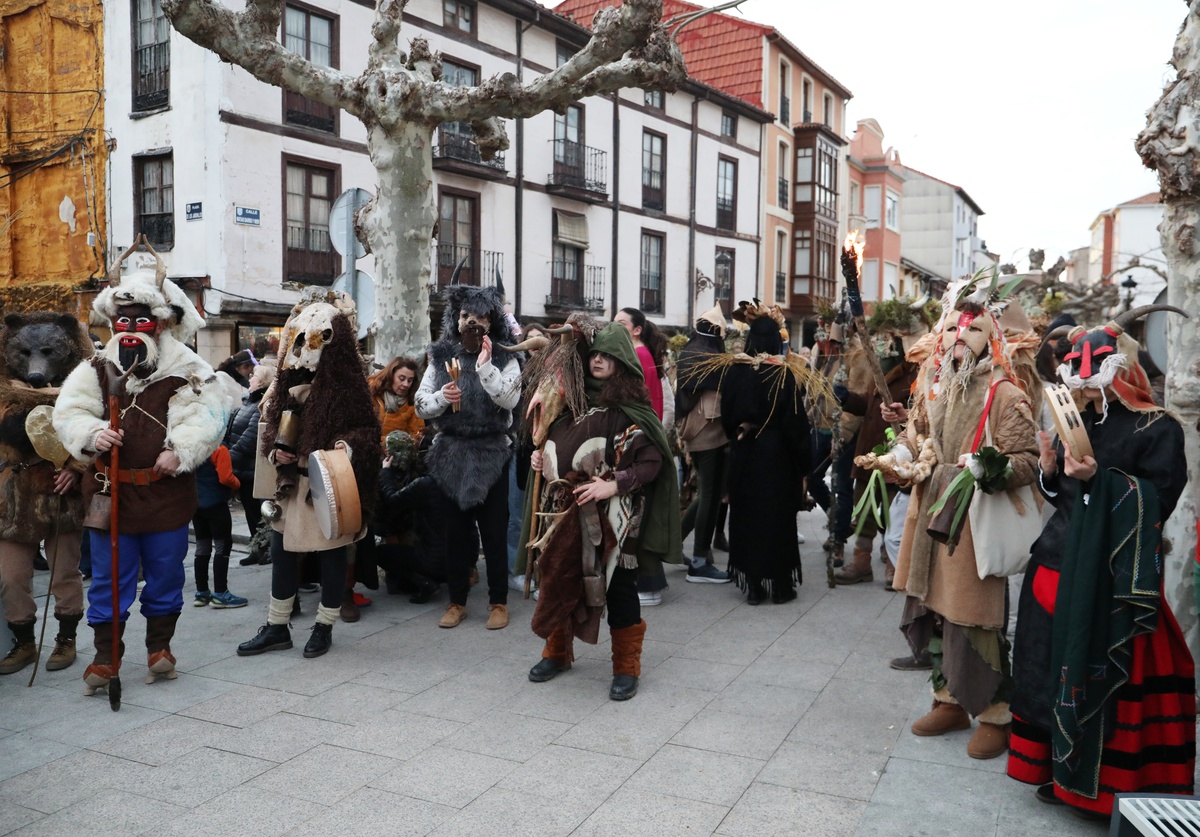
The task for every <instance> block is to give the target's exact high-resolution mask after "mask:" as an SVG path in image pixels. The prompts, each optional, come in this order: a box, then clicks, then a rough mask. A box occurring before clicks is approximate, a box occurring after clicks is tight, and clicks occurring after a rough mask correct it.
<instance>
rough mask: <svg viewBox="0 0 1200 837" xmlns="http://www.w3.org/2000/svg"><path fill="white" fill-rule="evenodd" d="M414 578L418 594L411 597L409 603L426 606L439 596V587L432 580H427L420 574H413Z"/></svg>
mask: <svg viewBox="0 0 1200 837" xmlns="http://www.w3.org/2000/svg"><path fill="white" fill-rule="evenodd" d="M412 578H413V581H414V582H415V583H416V585H417V592H415V593H413V594H412V595H411V596H409V598H408V600H409V602H411V603H412V604H425V603H426V602H428V601H429V600H430V599H432V598H433V597H434V596H436V595H437V591H438V586H439V585H438V583H437V582H436V581H434V580H433V579H432V578H426V577H425V576H423V575H419V574H418V573H413V574H412Z"/></svg>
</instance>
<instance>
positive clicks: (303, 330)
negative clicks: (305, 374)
mask: <svg viewBox="0 0 1200 837" xmlns="http://www.w3.org/2000/svg"><path fill="white" fill-rule="evenodd" d="M340 313H341V312H340V311H338V309H337V308H335V307H334V306H333V305H330V304H329V303H328V302H314V303H312V304H311V305H309V306H307V307H306V308H305V309H304V310H302V311H301V312H300V313H298V314H296V315H294V316H293V317H292V318H291V319H290V320H288V322H287V325H285V326H284V329H283V340H282V341H281V348H282V351H281V355H282V358H281V361H282V367H283V368H284V369H307V370H308V371H310V372H316V371H317V364H318V363H320V362H321V351H322V349H324V348H325V345H326V344H327V343H328V342H329V341H330V340H332V339H333V320H334V318H335V317H337V316H339V315H340Z"/></svg>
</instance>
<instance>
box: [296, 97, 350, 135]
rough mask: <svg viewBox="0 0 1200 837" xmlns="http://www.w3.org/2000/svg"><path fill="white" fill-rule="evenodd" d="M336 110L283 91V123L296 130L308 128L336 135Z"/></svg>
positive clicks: (330, 106) (322, 103) (331, 106)
mask: <svg viewBox="0 0 1200 837" xmlns="http://www.w3.org/2000/svg"><path fill="white" fill-rule="evenodd" d="M337 113H338V109H337V108H335V107H334V106H333V105H327V104H325V103H324V102H317V101H314V100H313V99H310V98H308V97H307V96H302V95H300V94H299V93H293V92H292V91H291V90H284V91H283V121H284V122H286V123H287V124H288V125H295V126H296V127H298V128H308V129H310V130H313V131H320V132H321V133H323V134H335V133H337Z"/></svg>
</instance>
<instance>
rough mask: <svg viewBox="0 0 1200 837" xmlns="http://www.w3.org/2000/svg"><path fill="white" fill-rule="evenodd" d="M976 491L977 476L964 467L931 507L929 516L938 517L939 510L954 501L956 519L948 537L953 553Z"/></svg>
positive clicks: (951, 552) (948, 543)
mask: <svg viewBox="0 0 1200 837" xmlns="http://www.w3.org/2000/svg"><path fill="white" fill-rule="evenodd" d="M974 493H975V476H974V475H973V474H972V473H971V469H970V468H963V469H962V471H961V472H959V474H958V476H956V477H955V478H954V479H953V480H951V481H950V484H949V485H948V486H946V490H945V491H943V492H942V496H941V497H939V498H938V499H937V502H936V503H934V504H933V505H932V506H931V507H930V508H929V516H930V517H936V516H937V514H938V512H940V511H941V510H942V509H943V508H945V506H946V503H948V502H950V501H951V500H953V501H954V519H953V520H952V521H951V522H950V533H949V535H948V536H947V539H946V542H947V546H949V548H950V554H951V555H953V554H954V547H955V546H957V545H958V535H959V533H960V532H961V531H962V521H963V518H964V517H965V516H966V514H967V509H969V508H970V507H971V496H972V495H973V494H974Z"/></svg>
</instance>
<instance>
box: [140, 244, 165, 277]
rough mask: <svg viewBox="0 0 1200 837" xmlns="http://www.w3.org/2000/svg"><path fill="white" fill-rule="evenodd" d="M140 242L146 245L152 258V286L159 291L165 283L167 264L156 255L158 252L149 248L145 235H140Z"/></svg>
mask: <svg viewBox="0 0 1200 837" xmlns="http://www.w3.org/2000/svg"><path fill="white" fill-rule="evenodd" d="M141 241H142V244H145V245H146V250H148V251H149V253H150V255H152V256H154V284H155V285H156V286H157V287H158V289H159V290H160V291H161V290H162V289H163V283H164V282H166V281H167V263H166V262H164V261H163V260H162V256H160V255H158V251H157V250H155V249H154V248H153V247H151V246H150V239H148V238H146V234H145V233H142V235H141Z"/></svg>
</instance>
